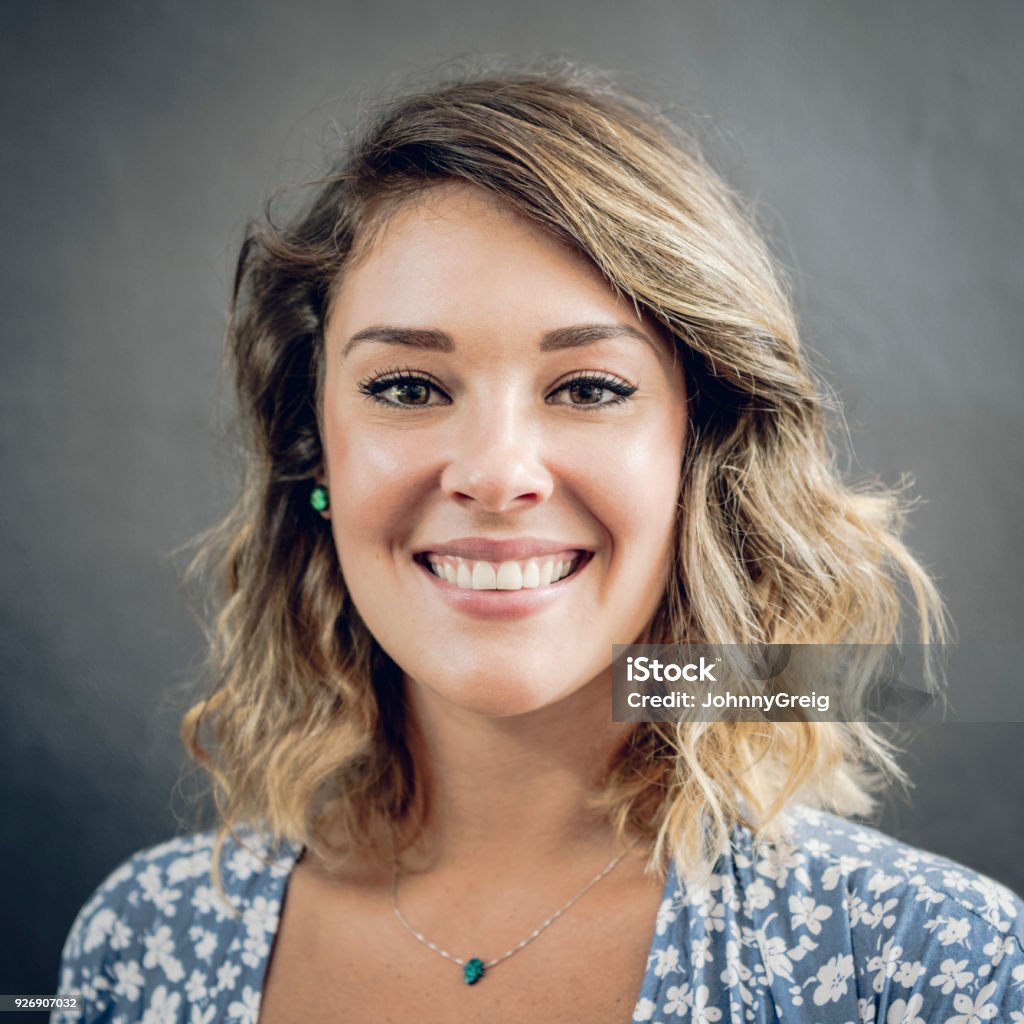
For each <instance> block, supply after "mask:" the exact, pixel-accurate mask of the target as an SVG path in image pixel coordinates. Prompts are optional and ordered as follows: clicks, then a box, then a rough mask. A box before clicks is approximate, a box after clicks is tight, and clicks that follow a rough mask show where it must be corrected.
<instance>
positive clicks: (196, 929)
mask: <svg viewBox="0 0 1024 1024" xmlns="http://www.w3.org/2000/svg"><path fill="white" fill-rule="evenodd" d="M215 852H217V850H216V837H215V834H214V833H212V832H205V833H200V834H197V835H192V836H186V837H181V838H177V839H172V840H170V841H168V842H165V843H161V844H160V845H159V846H154V847H151V848H149V849H146V850H142V851H140V852H139V853H136V854H135V855H134V856H132V857H130V858H129V859H128V860H126V861H125V862H124V863H123V864H121V865H120V867H118V868H117V869H116V870H115V871H113V872H112V873H111V874H110V875H109V876H108V877H107V878H106V880H105V881H104V882H103V883H102V884H101V885H100V886H99V888H97V890H96V891H95V892H94V893H93V895H92V896H91V897H90V898H89V900H88V901H87V902H86V904H85V905H84V906H83V907H82V909H81V910H80V911H79V913H78V915H77V917H76V918H75V921H74V923H73V925H72V926H71V931H70V932H69V934H68V937H67V941H66V942H65V944H64V950H63V954H62V959H61V973H60V983H59V991H60V992H61V993H78V994H80V995H81V996H82V997H83V1000H84V1002H85V1004H86V1007H87V1012H89V1013H91V1014H94V1015H99V1014H104V1013H105V1014H107V1016H108V1017H109V1019H112V1020H119V1019H122V1018H123V1019H137V1017H136V1015H135V1011H136V1010H137V1009H139V1008H141V1007H144V1006H149V1005H153V1004H154V1003H160V1004H161V1005H162V1006H163V1007H164V1008H167V1009H168V1010H169V1009H170V1004H171V1003H174V1004H175V1005H176V1006H177V1005H180V1001H181V992H180V990H181V988H182V986H183V985H184V986H185V987H186V989H190V992H189V993H188V994H187V996H186V997H187V998H189V999H190V1001H192V997H193V996H194V997H195V1001H197V1002H199V1003H203V1002H205V1001H208V1000H210V999H211V998H212V995H213V993H214V992H215V991H219V992H221V993H222V994H225V995H226V994H228V993H230V992H233V991H235V990H236V989H237V991H238V992H239V993H241V992H242V991H243V989H244V985H243V984H242V982H243V981H244V980H245V976H246V975H247V974H250V973H252V972H255V971H258V970H259V969H260V968H261V967H262V966H264V965H265V961H266V959H267V958H268V957H269V952H270V943H271V942H272V940H273V936H274V934H275V932H276V929H277V918H278V914H279V912H280V904H281V898H282V896H283V892H284V887H285V885H286V883H287V880H288V877H289V875H290V872H291V869H292V867H293V866H294V863H295V860H296V857H297V856H298V852H299V851H298V849H297V848H295V847H294V846H291V845H288V844H278V843H273V842H271V841H270V840H269V838H268V837H266V836H265V835H263V834H262V833H259V832H257V831H255V830H246V831H245V832H243V833H239V834H238V835H236V836H228V837H227V839H226V840H225V841H224V843H223V846H222V848H221V850H220V851H219V860H218V863H219V867H220V878H221V888H218V887H217V885H216V884H215V881H214V871H213V867H214V855H215ZM256 991H257V992H258V989H257V990H256ZM115 1010H116V1012H115ZM172 1015H173V1011H172ZM55 1019H57V1020H61V1019H63V1020H79V1019H83V1017H82V1014H72V1015H69V1016H67V1017H65V1018H55ZM85 1019H92V1017H91V1016H87V1017H85ZM105 1019H106V1018H105Z"/></svg>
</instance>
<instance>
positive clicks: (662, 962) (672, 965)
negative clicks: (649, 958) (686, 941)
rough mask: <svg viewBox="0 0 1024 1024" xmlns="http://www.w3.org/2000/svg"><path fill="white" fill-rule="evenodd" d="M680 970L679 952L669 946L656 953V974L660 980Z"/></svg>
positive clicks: (657, 950)
mask: <svg viewBox="0 0 1024 1024" xmlns="http://www.w3.org/2000/svg"><path fill="white" fill-rule="evenodd" d="M678 970H679V950H678V949H677V948H676V947H675V946H673V945H671V944H670V945H668V946H666V947H665V948H664V949H656V950H655V951H654V973H655V974H656V975H657V976H658V977H659V978H664V977H665V975H666V974H668V973H670V972H671V971H678Z"/></svg>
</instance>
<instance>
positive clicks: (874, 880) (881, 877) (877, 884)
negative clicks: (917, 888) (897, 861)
mask: <svg viewBox="0 0 1024 1024" xmlns="http://www.w3.org/2000/svg"><path fill="white" fill-rule="evenodd" d="M899 884H900V879H899V878H898V877H897V876H896V875H887V874H886V873H885V872H884V871H878V872H876V873H875V874H873V875H872V876H871V878H870V880H869V881H868V889H870V890H871V892H872V894H873V895H874V897H875V899H878V897H879V896H881V895H882V893H883V892H888V891H889V890H890V889H892V888H894V887H895V886H897V885H899Z"/></svg>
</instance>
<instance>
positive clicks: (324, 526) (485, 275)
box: [58, 74, 1024, 1024]
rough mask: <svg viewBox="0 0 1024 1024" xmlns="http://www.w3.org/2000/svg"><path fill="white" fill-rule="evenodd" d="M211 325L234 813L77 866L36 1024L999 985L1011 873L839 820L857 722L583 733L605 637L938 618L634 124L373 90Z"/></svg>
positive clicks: (733, 274)
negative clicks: (94, 887)
mask: <svg viewBox="0 0 1024 1024" xmlns="http://www.w3.org/2000/svg"><path fill="white" fill-rule="evenodd" d="M229 352H230V357H231V360H232V365H233V367H234V370H235V381H236V385H237V391H238V399H239V403H238V404H239V411H240V415H241V418H242V421H243V423H244V425H245V426H246V428H247V431H246V437H247V440H248V448H247V459H248V462H247V466H248V473H247V476H246V479H245V486H244V490H243V493H242V495H241V498H240V499H239V502H238V503H237V505H236V507H235V509H234V511H233V512H232V514H231V515H230V516H229V518H228V519H227V521H226V522H225V523H224V524H223V525H222V527H221V529H220V531H219V532H218V533H217V534H216V535H215V536H214V537H213V538H212V539H211V542H210V550H211V551H212V552H215V553H216V557H217V559H218V561H217V562H216V565H217V567H218V571H219V577H220V579H221V580H222V582H223V584H224V594H223V605H222V609H221V611H220V615H219V617H218V619H217V628H216V633H215V638H214V654H215V664H216V666H217V671H218V675H219V685H218V687H217V689H216V690H215V692H214V693H213V695H212V696H211V697H210V698H209V699H208V700H206V701H204V702H202V703H201V704H199V705H198V706H196V707H195V708H193V709H192V710H191V711H190V712H189V714H188V715H187V716H186V718H185V722H184V727H183V734H184V737H185V740H186V743H187V745H188V747H189V749H190V750H191V752H192V753H193V755H194V756H196V757H197V758H198V759H199V760H200V761H201V762H202V763H203V764H204V765H205V766H206V767H207V768H208V769H209V770H210V772H211V773H212V774H213V777H214V779H215V781H216V792H217V795H218V806H219V809H220V812H221V816H222V820H223V823H224V828H223V829H222V830H221V832H220V834H219V835H218V836H217V837H216V838H215V837H214V836H213V835H210V834H206V835H200V836H197V837H192V838H188V839H179V840H175V841H172V842H171V843H169V844H165V845H163V846H161V847H157V848H156V849H154V850H150V851H146V852H143V853H141V854H139V855H137V856H136V857H135V858H133V859H132V860H131V861H130V862H128V863H127V864H126V865H124V866H123V867H122V868H121V869H119V870H118V871H117V872H115V874H114V875H113V876H111V878H110V879H108V881H107V882H106V883H105V884H104V886H102V887H101V889H100V890H99V891H98V893H97V894H96V896H94V897H93V899H92V900H91V901H90V903H89V904H87V906H86V907H85V908H84V909H83V911H82V913H81V914H80V916H79V918H78V920H77V921H76V923H75V925H74V927H73V929H72V932H71V935H70V936H69V938H68V942H67V945H66V947H65V954H64V957H65V959H64V966H63V970H62V977H61V991H62V992H78V993H81V994H82V999H81V1002H82V1003H84V1006H85V1009H84V1011H79V1012H78V1013H77V1014H75V1013H72V1014H70V1015H67V1016H65V1017H59V1018H58V1019H85V1020H92V1019H103V1020H107V1019H110V1020H140V1019H141V1020H145V1021H155V1020H188V1021H213V1020H247V1021H254V1020H255V1019H256V1017H257V1015H259V1019H260V1021H261V1022H263V1024H267V1022H276V1021H286V1020H298V1019H301V1020H304V1021H320V1020H332V1021H339V1020H368V1019H374V1020H376V1019H387V1018H389V1017H391V1016H393V1017H396V1018H397V1017H408V1016H410V1015H412V1016H415V1018H416V1019H417V1020H419V1021H426V1022H430V1021H440V1020H466V1019H481V1018H482V1019H488V1020H501V1021H514V1020H523V1021H533V1020H542V1019H543V1020H557V1019H565V1020H580V1021H583V1020H585V1021H588V1022H601V1021H608V1022H616V1024H619V1022H621V1024H625V1022H626V1021H629V1020H631V1019H632V1020H634V1021H648V1020H651V1021H653V1020H677V1019H680V1018H684V1019H691V1020H700V1021H726V1020H737V1021H738V1020H775V1019H777V1018H779V1017H783V1016H784V1018H785V1019H787V1020H807V1021H816V1022H817V1021H833V1020H834V1021H853V1020H862V1021H896V1020H899V1021H918V1020H924V1021H933V1020H935V1021H938V1020H942V1021H947V1020H948V1021H957V1022H964V1024H966V1022H967V1021H970V1020H975V1019H977V1020H989V1019H993V1018H994V1017H995V1016H996V1014H998V1013H1001V1014H1002V1017H1001V1019H1011V1017H1010V1015H1011V1013H1014V1012H1018V1011H1024V994H1022V992H1024V949H1022V946H1021V940H1022V936H1024V907H1022V905H1021V903H1020V902H1019V901H1018V900H1017V899H1016V897H1014V896H1013V895H1012V894H1010V893H1009V892H1007V891H1006V890H1005V889H1003V888H1001V887H1000V886H998V885H996V884H995V883H993V882H991V881H989V880H987V879H984V878H982V877H980V876H978V875H976V874H974V873H973V872H971V871H969V870H968V869H966V868H961V867H959V866H957V865H954V864H952V863H950V862H948V861H945V860H942V859H941V858H938V857H933V856H931V855H929V854H926V853H923V852H921V851H918V850H914V849H912V848H909V847H907V846H904V845H901V844H898V843H896V842H894V841H893V840H890V839H888V838H886V837H884V836H882V835H880V834H879V833H877V832H874V831H872V830H870V829H867V828H864V827H861V826H857V825H853V824H851V823H849V822H847V821H846V820H844V818H843V817H842V816H844V815H852V814H862V813H865V812H866V811H868V810H869V808H870V806H871V804H870V797H869V793H870V790H871V788H872V787H873V786H876V785H878V784H879V783H881V782H884V781H885V780H886V779H891V778H893V777H895V776H896V775H897V773H898V770H897V769H896V766H895V764H894V763H893V760H892V757H891V752H890V750H889V748H888V747H887V745H886V744H885V743H884V742H883V741H882V740H881V739H880V738H879V737H877V736H876V735H875V734H874V733H872V731H871V730H870V729H869V728H868V727H867V726H865V725H863V724H859V723H836V722H831V723H816V724H811V723H808V722H787V723H779V722H776V723H768V724H765V723H761V724H750V723H747V724H741V723H737V722H705V723H688V724H678V723H677V724H654V723H640V724H632V725H626V724H621V723H614V722H613V721H612V717H611V713H610V692H611V688H610V662H611V645H612V644H613V643H630V642H633V641H635V640H639V639H643V640H646V641H650V642H654V643H659V642H660V643H666V642H669V641H677V640H687V641H701V642H712V643H715V642H729V643H776V642H788V643H817V644H837V643H875V644H881V643H888V642H890V641H893V640H894V639H896V638H897V636H898V627H899V623H898V616H899V592H898V585H899V579H900V577H902V578H903V579H904V580H905V581H907V582H908V583H909V586H910V587H911V590H912V593H913V594H914V596H915V599H916V606H917V608H916V610H917V614H918V618H919V621H920V623H921V625H920V639H921V641H922V642H924V643H928V642H933V641H939V640H942V639H943V637H944V635H945V633H944V628H943V613H942V609H941V604H940V601H939V598H938V595H937V594H936V592H935V590H934V588H933V586H932V584H931V582H930V581H929V580H928V578H927V576H926V575H925V573H924V572H923V571H922V569H921V568H920V567H919V566H918V564H917V563H916V562H915V561H914V559H913V558H912V556H911V555H910V554H909V553H908V551H907V550H906V549H905V548H904V546H903V545H902V544H901V542H900V541H899V539H898V529H899V525H900V510H899V506H898V503H897V502H896V500H895V498H894V496H893V495H891V494H889V493H887V492H884V491H882V490H880V489H879V490H875V491H872V492H866V491H864V490H863V489H860V490H856V491H854V490H852V489H850V488H848V487H847V486H845V485H844V484H843V483H842V482H841V481H840V480H839V479H838V477H837V475H836V472H835V470H834V467H833V464H832V461H831V459H830V455H829V449H828V447H827V442H826V439H825V434H824V425H823V415H824V405H823V400H822V397H821V392H820V390H819V388H818V386H817V385H816V383H815V381H814V380H813V378H812V376H811V374H810V372H809V370H808V367H807V366H806V363H805V360H804V356H803V354H802V351H801V348H800V345H799V342H798V338H797V332H796V327H795V322H794V315H793V312H792V310H791V307H790V305H789V302H788V299H787V297H786V294H785V291H784V289H783V287H782V285H781V283H780V281H779V278H778V275H777V273H776V271H775V269H774V267H773V264H772V261H771V260H770V258H769V256H768V255H767V252H766V249H765V247H764V245H763V243H762V242H761V241H760V240H759V238H758V237H757V235H756V233H755V231H754V230H753V229H752V227H750V225H749V224H748V223H747V221H746V220H745V219H744V217H743V215H742V214H741V212H740V210H739V207H738V204H737V203H736V201H735V200H734V199H733V197H732V196H731V195H730V193H729V192H728V190H727V189H726V188H725V186H723V185H722V184H721V183H720V181H719V180H718V179H717V178H716V177H715V175H714V174H713V173H712V172H711V171H710V170H709V169H708V167H707V166H706V165H705V164H704V163H703V162H702V161H701V160H700V159H699V157H697V156H696V155H694V154H693V152H692V150H691V149H690V148H689V147H688V146H687V145H686V144H685V143H684V141H683V140H680V139H678V138H676V136H675V133H674V131H673V129H672V128H671V127H670V126H668V125H666V124H665V123H663V122H662V121H661V119H660V118H659V117H657V116H656V115H655V114H654V113H653V112H652V111H650V110H648V109H646V108H644V107H642V106H640V105H639V104H637V103H635V102H634V101H632V100H629V99H627V98H624V97H622V96H621V95H618V94H616V93H615V92H614V91H613V90H611V89H609V88H606V87H603V86H597V85H594V84H592V83H587V82H584V81H583V80H581V79H577V78H574V77H572V76H569V75H564V74H552V75H519V76H515V75H503V76H497V77H492V78H477V79H473V80H470V81H466V82H460V83H455V84H450V85H446V86H441V87H438V88H436V89H433V90H430V91H427V92H424V93H421V94H418V95H416V96H413V97H411V98H407V99H404V100H401V101H399V102H397V103H395V104H393V105H392V106H391V107H389V108H388V109H387V110H385V111H384V113H383V114H381V115H380V116H379V117H378V119H377V120H376V122H375V123H374V124H373V125H371V127H370V128H369V130H368V131H367V133H366V134H365V136H364V137H363V138H362V139H361V140H360V141H358V142H357V143H355V144H354V145H353V147H352V150H351V153H350V154H349V156H348V157H347V158H346V159H345V160H344V161H343V162H342V163H340V164H339V166H338V167H337V168H336V169H335V171H334V172H333V173H332V174H330V175H329V176H328V177H327V178H326V179H325V180H324V181H323V182H322V183H320V184H319V186H318V187H317V189H316V194H315V196H314V197H313V200H312V202H311V204H310V206H309V207H308V209H306V210H304V211H302V212H301V213H300V214H299V215H297V216H296V217H295V218H293V220H292V221H291V222H290V223H289V224H288V225H286V226H284V227H280V226H275V225H273V224H272V223H270V222H268V223H265V224H263V225H261V226H259V227H256V228H254V229H253V230H252V231H251V232H250V234H249V237H248V239H247V241H246V243H245V245H244V247H243V250H242V254H241V257H240V260H239V266H238V275H237V279H236V288H235V300H234V306H233V315H232V319H231V325H230V330H229ZM223 898H226V899H227V900H228V901H229V902H230V903H231V904H232V906H233V908H234V909H231V908H230V907H228V906H227V905H226V904H225V903H224V902H223Z"/></svg>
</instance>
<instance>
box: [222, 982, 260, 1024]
mask: <svg viewBox="0 0 1024 1024" xmlns="http://www.w3.org/2000/svg"><path fill="white" fill-rule="evenodd" d="M259 1015H260V994H259V992H256V991H254V990H253V989H252V988H250V987H249V986H248V985H246V986H245V988H243V989H242V998H241V999H240V1000H235V1002H233V1003H231V1004H230V1005H229V1006H228V1020H229V1021H238V1024H256V1018H257V1017H259Z"/></svg>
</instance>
